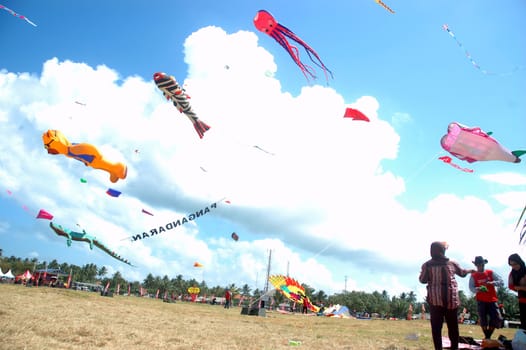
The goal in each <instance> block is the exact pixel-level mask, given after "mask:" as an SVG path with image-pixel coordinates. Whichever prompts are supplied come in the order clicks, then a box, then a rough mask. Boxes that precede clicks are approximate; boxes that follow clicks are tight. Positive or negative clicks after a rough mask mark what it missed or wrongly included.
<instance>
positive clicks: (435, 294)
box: [419, 242, 476, 350]
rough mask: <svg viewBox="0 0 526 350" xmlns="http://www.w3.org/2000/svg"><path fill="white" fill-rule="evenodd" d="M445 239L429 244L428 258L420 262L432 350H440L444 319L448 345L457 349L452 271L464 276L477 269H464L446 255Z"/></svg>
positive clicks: (457, 302)
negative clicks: (424, 285)
mask: <svg viewBox="0 0 526 350" xmlns="http://www.w3.org/2000/svg"><path fill="white" fill-rule="evenodd" d="M447 248H448V245H447V243H446V242H433V243H432V244H431V251H430V253H431V259H430V260H428V261H426V262H425V263H424V264H423V265H422V270H421V271H420V276H419V280H420V282H421V283H425V284H427V298H426V301H427V303H428V304H429V314H430V315H431V334H432V336H433V344H434V346H435V350H442V326H443V324H444V320H445V321H446V325H447V330H448V337H449V340H450V341H451V349H452V350H456V349H458V342H459V328H458V320H457V315H458V307H459V306H460V299H459V296H458V284H457V281H456V279H455V275H458V276H460V277H466V276H467V275H468V274H469V273H472V272H475V271H476V270H474V269H471V270H467V269H463V268H462V267H460V265H459V264H458V262H456V261H453V260H450V259H449V258H447V257H446V249H447Z"/></svg>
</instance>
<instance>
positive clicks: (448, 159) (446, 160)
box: [438, 156, 473, 173]
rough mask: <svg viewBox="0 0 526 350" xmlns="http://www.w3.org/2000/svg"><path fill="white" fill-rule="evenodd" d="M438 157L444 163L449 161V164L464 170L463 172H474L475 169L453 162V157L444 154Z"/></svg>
mask: <svg viewBox="0 0 526 350" xmlns="http://www.w3.org/2000/svg"><path fill="white" fill-rule="evenodd" d="M438 159H440V160H441V161H443V162H444V163H447V164H449V165H451V166H452V167H453V168H457V169H458V170H462V171H463V172H466V173H472V172H473V169H468V168H462V167H461V166H459V165H457V164H455V163H452V159H451V157H449V156H442V157H439V158H438Z"/></svg>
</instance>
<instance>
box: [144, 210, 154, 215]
mask: <svg viewBox="0 0 526 350" xmlns="http://www.w3.org/2000/svg"><path fill="white" fill-rule="evenodd" d="M142 212H143V213H144V214H148V215H151V216H153V214H152V213H150V212H149V211H147V210H144V209H143V210H142Z"/></svg>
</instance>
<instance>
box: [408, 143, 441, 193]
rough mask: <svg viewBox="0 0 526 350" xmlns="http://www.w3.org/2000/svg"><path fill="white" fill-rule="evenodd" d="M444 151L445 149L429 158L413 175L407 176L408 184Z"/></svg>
mask: <svg viewBox="0 0 526 350" xmlns="http://www.w3.org/2000/svg"><path fill="white" fill-rule="evenodd" d="M442 153H443V151H439V152H438V153H437V154H435V155H434V156H432V157H431V158H429V159H428V160H427V161H426V162H425V163H424V164H422V166H420V168H418V169H417V170H416V171H415V172H414V173H413V174H412V175H411V176H409V177H408V178H407V180H406V181H405V183H406V185H407V184H409V183H410V182H411V181H413V180H414V179H415V178H416V177H417V176H418V175H420V173H421V172H422V171H424V169H425V168H427V167H428V166H429V164H431V162H432V161H433V160H435V159H436V158H437V157H438V156H440V155H441V154H442Z"/></svg>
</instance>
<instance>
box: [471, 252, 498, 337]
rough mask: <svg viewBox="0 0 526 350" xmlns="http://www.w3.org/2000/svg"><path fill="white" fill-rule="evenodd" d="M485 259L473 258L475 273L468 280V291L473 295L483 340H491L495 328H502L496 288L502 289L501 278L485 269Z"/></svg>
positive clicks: (486, 261) (480, 257)
mask: <svg viewBox="0 0 526 350" xmlns="http://www.w3.org/2000/svg"><path fill="white" fill-rule="evenodd" d="M487 263H488V260H487V259H484V258H483V257H482V256H477V257H475V260H474V261H473V264H475V266H476V267H477V271H475V272H473V273H472V274H471V277H470V278H469V290H470V291H471V292H473V293H475V298H476V299H477V311H478V314H479V323H480V327H481V328H482V332H483V333H484V338H485V339H491V335H492V334H493V331H494V330H495V328H502V322H503V318H502V315H501V314H500V310H499V304H498V300H499V298H498V297H497V288H496V287H498V288H502V287H504V282H503V280H502V278H501V277H500V276H499V275H498V274H497V273H495V272H494V271H492V270H488V269H486V268H485V265H486V264H487Z"/></svg>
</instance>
